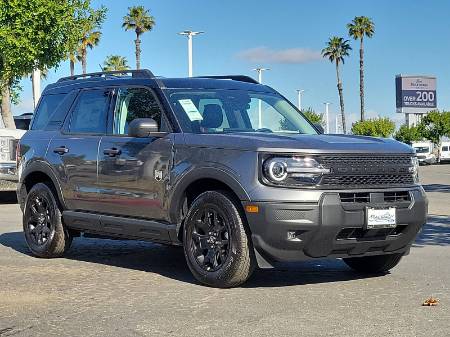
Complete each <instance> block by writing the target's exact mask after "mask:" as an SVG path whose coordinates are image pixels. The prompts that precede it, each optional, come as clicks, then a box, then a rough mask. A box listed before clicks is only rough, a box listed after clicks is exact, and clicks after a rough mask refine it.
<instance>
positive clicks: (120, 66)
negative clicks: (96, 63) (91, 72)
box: [102, 55, 130, 71]
mask: <svg viewBox="0 0 450 337" xmlns="http://www.w3.org/2000/svg"><path fill="white" fill-rule="evenodd" d="M102 69H103V71H116V70H128V69H130V67H129V66H128V61H127V58H126V57H124V56H119V55H109V56H108V57H107V58H106V60H105V61H104V62H103V67H102Z"/></svg>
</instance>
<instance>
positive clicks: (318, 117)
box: [302, 108, 325, 126]
mask: <svg viewBox="0 0 450 337" xmlns="http://www.w3.org/2000/svg"><path fill="white" fill-rule="evenodd" d="M302 114H303V115H305V117H306V118H308V120H309V121H310V122H311V123H315V124H320V125H322V126H324V124H325V121H324V120H323V113H317V112H315V111H314V110H313V109H312V108H308V109H302Z"/></svg>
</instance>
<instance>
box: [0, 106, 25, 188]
mask: <svg viewBox="0 0 450 337" xmlns="http://www.w3.org/2000/svg"><path fill="white" fill-rule="evenodd" d="M32 117H33V114H32V113H25V114H22V115H20V116H14V122H15V124H16V129H5V128H4V127H3V126H2V127H0V191H8V190H12V191H14V190H15V189H16V188H17V187H16V183H17V180H18V177H17V172H16V146H17V142H18V141H19V139H20V138H21V137H22V136H23V135H24V134H25V130H28V128H29V125H30V121H31V118H32ZM0 120H1V118H0Z"/></svg>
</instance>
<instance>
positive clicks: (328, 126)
mask: <svg viewBox="0 0 450 337" xmlns="http://www.w3.org/2000/svg"><path fill="white" fill-rule="evenodd" d="M323 104H324V105H325V118H326V123H327V125H326V133H330V121H329V119H328V117H329V116H328V114H329V111H328V107H329V105H330V104H331V103H329V102H325V103H323Z"/></svg>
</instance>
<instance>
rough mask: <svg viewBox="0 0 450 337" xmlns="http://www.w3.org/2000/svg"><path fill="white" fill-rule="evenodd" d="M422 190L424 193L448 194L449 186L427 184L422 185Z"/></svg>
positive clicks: (449, 191)
mask: <svg viewBox="0 0 450 337" xmlns="http://www.w3.org/2000/svg"><path fill="white" fill-rule="evenodd" d="M422 187H423V189H424V190H425V191H426V192H442V193H450V185H444V184H427V185H422Z"/></svg>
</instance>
